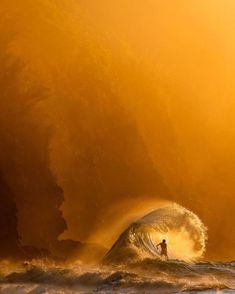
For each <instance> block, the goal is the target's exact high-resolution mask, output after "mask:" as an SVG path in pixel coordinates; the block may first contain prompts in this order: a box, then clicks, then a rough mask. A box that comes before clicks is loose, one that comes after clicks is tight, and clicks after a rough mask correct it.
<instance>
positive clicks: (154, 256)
mask: <svg viewBox="0 0 235 294" xmlns="http://www.w3.org/2000/svg"><path fill="white" fill-rule="evenodd" d="M162 238H165V239H166V240H167V244H168V246H169V257H170V260H168V261H164V260H162V259H161V257H160V254H159V251H158V249H157V246H156V245H157V243H158V242H159V241H160V240H161V239H162ZM206 241H207V229H206V227H205V226H204V224H203V223H202V221H201V220H200V219H199V218H198V216H197V215H196V214H194V213H192V212H191V211H189V210H187V209H185V208H184V207H182V206H180V205H178V204H173V205H168V206H165V207H160V208H158V209H154V210H152V211H150V212H148V213H147V214H146V215H144V216H142V217H140V218H138V219H136V220H135V221H133V222H132V223H130V225H129V226H128V227H127V229H126V230H124V231H123V232H122V233H121V235H120V236H119V237H118V239H117V240H116V242H115V243H114V244H113V246H112V247H111V249H110V250H109V251H108V252H107V253H106V255H105V256H103V257H101V258H100V260H99V262H97V263H96V264H93V265H90V266H88V265H85V264H82V263H81V261H74V262H73V263H70V264H68V263H59V262H55V261H51V260H48V259H46V258H45V259H40V260H32V261H30V262H27V263H18V264H12V263H10V262H8V261H5V262H4V261H2V262H1V265H0V293H5V294H26V293H30V294H41V293H52V294H54V293H58V294H59V293H60V294H63V293H146V294H147V293H161V294H164V293H166V294H167V293H199V292H200V293H217V294H218V293H235V261H232V262H210V261H205V260H204V259H203V256H204V253H205V250H206Z"/></svg>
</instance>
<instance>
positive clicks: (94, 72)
mask: <svg viewBox="0 0 235 294" xmlns="http://www.w3.org/2000/svg"><path fill="white" fill-rule="evenodd" d="M233 6H234V4H233V1H229V0H227V1H223V3H222V2H221V1H212V0H207V1H197V2H196V3H195V2H193V1H186V0H182V1H177V3H176V2H174V3H173V1H165V2H164V3H162V1H153V0H148V1H147V2H146V1H145V3H143V2H142V1H129V2H128V3H126V1H112V2H110V1H105V0H102V1H92V4H91V3H87V1H73V0H70V1H56V0H51V1H48V0H47V1H46V0H44V1H33V2H32V1H29V0H28V1H27V0H22V1H21V3H18V2H17V1H11V3H8V1H3V3H2V4H1V9H0V14H1V25H0V35H1V45H0V60H1V70H0V90H1V91H0V93H1V100H0V110H1V116H0V121H1V123H0V136H1V143H0V171H1V173H0V174H1V177H0V181H1V183H2V184H1V198H2V207H1V211H2V213H3V211H4V214H5V215H6V216H4V215H3V214H2V216H1V218H0V222H1V223H0V226H1V227H3V228H7V229H6V231H7V234H8V235H9V238H8V240H9V241H8V244H10V245H11V248H12V249H11V250H9V251H7V250H5V249H4V250H3V249H2V248H6V244H4V243H3V244H2V245H1V246H2V247H1V250H2V252H4V255H5V256H12V255H13V253H12V252H14V254H15V255H20V252H21V249H20V248H21V247H22V246H34V247H36V248H45V249H47V250H49V251H52V252H53V251H55V252H56V248H57V247H58V246H59V245H58V244H59V243H60V242H61V240H73V241H77V242H83V243H86V242H92V243H97V244H100V245H101V246H104V247H107V248H108V247H110V246H111V245H112V242H113V241H114V240H115V238H117V237H118V235H119V233H120V228H119V229H117V231H116V232H115V233H114V232H113V228H117V227H118V224H119V223H122V222H123V219H125V220H126V219H127V216H128V215H130V214H131V213H132V212H134V211H135V210H136V211H137V210H138V211H140V209H139V206H140V205H142V206H143V210H146V207H149V203H152V204H151V205H152V208H154V207H153V206H154V203H156V206H157V205H158V203H159V201H171V202H177V203H179V204H180V205H183V206H185V207H187V208H188V209H190V210H192V211H193V212H195V213H196V214H197V215H198V216H199V217H200V218H201V219H202V221H203V222H204V224H205V225H206V226H207V227H208V236H209V239H208V246H207V252H206V258H212V259H232V256H233V252H234V249H233V248H234V245H235V239H234V236H235V234H234V226H233V223H234V213H233V211H234V208H235V203H234V197H233V193H234V190H235V189H234V187H233V183H234V176H235V173H234V170H233V165H234V164H233V161H234V158H235V157H234V155H235V154H234V153H235V152H234V150H235V149H234V145H235V142H234V138H235V137H234V130H235V128H234V125H235V120H234V101H233V100H234V99H233V96H234V86H233V76H234V73H235V67H234V57H235V56H234V45H235V40H234V36H235V34H234V15H233V14H234V12H233V11H234V9H233V8H234V7H233ZM145 212H146V211H145ZM3 216H4V217H3ZM35 228H37V230H35ZM4 230H5V229H4ZM4 230H3V231H4ZM98 232H105V234H106V236H105V238H103V237H102V238H101V235H102V234H98ZM104 240H105V241H104ZM225 244H226V250H225ZM7 246H8V245H7Z"/></svg>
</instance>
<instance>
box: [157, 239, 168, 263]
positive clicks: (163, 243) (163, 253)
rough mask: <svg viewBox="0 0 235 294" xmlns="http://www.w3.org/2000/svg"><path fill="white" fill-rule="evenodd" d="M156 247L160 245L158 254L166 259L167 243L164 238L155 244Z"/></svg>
mask: <svg viewBox="0 0 235 294" xmlns="http://www.w3.org/2000/svg"><path fill="white" fill-rule="evenodd" d="M158 247H161V252H160V255H161V256H162V257H165V258H166V260H168V254H167V243H166V240H165V239H163V240H162V242H161V243H159V244H157V248H158Z"/></svg>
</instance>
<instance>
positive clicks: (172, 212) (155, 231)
mask: <svg viewBox="0 0 235 294" xmlns="http://www.w3.org/2000/svg"><path fill="white" fill-rule="evenodd" d="M162 239H166V240H167V243H168V252H169V256H170V258H171V259H180V260H185V261H193V260H196V259H198V258H200V257H202V256H203V254H204V252H205V248H206V239H207V234H206V227H205V226H204V224H203V223H202V221H201V220H200V219H199V217H198V216H197V215H196V214H194V213H193V212H191V211H189V210H187V209H186V208H184V207H182V206H180V205H178V204H172V205H169V206H165V207H160V208H158V209H156V210H154V211H152V212H150V213H149V214H147V215H145V216H144V217H142V218H140V219H139V220H137V221H135V222H134V223H132V224H131V225H130V226H129V227H128V228H127V229H126V230H125V231H124V232H123V233H122V234H121V235H120V237H119V238H118V240H117V241H116V242H115V244H114V245H113V246H112V248H111V249H110V251H109V252H108V253H107V254H106V256H105V258H104V262H105V263H126V262H128V261H133V260H139V259H143V258H156V257H159V251H158V249H157V246H156V245H157V244H158V243H159V242H160V241H161V240H162Z"/></svg>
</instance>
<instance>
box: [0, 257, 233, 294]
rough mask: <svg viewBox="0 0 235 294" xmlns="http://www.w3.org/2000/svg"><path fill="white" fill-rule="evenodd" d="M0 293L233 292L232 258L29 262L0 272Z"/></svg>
mask: <svg viewBox="0 0 235 294" xmlns="http://www.w3.org/2000/svg"><path fill="white" fill-rule="evenodd" d="M0 293H6V294H25V293H30V294H40V293H52V294H54V293H58V294H59V293H61V294H62V293H146V294H147V293H162V294H164V293H235V262H198V263H186V262H183V261H177V260H174V261H160V260H157V259H156V260H153V259H144V260H142V261H141V262H135V263H129V264H128V265H119V266H102V265H101V266H99V267H98V266H96V267H86V266H81V265H69V266H68V265H67V266H56V265H51V266H48V265H47V266H39V265H37V266H35V265H30V264H29V265H28V266H27V267H26V268H25V267H18V269H17V270H12V271H9V270H8V272H7V273H5V274H3V273H2V274H1V279H0Z"/></svg>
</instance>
